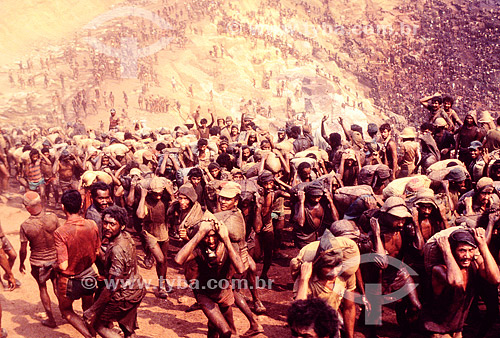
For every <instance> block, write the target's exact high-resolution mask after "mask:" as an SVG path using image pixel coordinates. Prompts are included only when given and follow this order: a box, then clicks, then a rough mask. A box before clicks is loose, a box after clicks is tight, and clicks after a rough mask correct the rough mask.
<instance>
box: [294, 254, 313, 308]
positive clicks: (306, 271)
mask: <svg viewBox="0 0 500 338" xmlns="http://www.w3.org/2000/svg"><path fill="white" fill-rule="evenodd" d="M312 270H313V264H312V262H303V263H302V265H301V267H300V276H299V285H298V289H297V296H296V297H295V300H305V299H307V294H308V293H309V280H310V279H311V276H312Z"/></svg>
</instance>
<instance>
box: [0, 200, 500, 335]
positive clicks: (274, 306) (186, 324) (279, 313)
mask: <svg viewBox="0 0 500 338" xmlns="http://www.w3.org/2000/svg"><path fill="white" fill-rule="evenodd" d="M4 202H5V200H4V201H3V202H2V203H1V204H0V214H1V215H2V219H1V222H2V228H3V231H4V232H5V234H6V236H7V238H8V239H9V241H10V242H11V243H12V245H13V246H14V248H15V249H16V251H18V250H19V226H20V224H21V223H22V222H23V221H24V220H25V219H26V218H27V217H28V216H29V214H28V213H27V212H26V211H25V210H23V209H22V208H21V195H20V194H14V195H13V197H12V198H10V199H9V200H8V201H7V203H4ZM53 211H54V210H53ZM55 212H56V213H57V214H58V216H60V217H63V215H62V214H61V211H57V210H55ZM289 230H290V229H288V231H287V232H286V233H285V242H286V243H288V244H290V238H291V237H290V235H291V233H290V231H289ZM178 250H179V248H177V247H175V246H171V252H170V257H169V266H170V268H169V271H168V278H169V279H170V282H171V284H172V285H173V286H174V291H173V292H172V293H171V294H170V296H169V297H168V298H167V299H166V300H161V299H158V298H156V296H155V295H154V281H155V274H156V273H155V270H154V268H153V269H151V270H146V269H144V267H143V265H142V258H143V256H144V254H143V252H142V251H141V250H138V254H139V256H140V259H139V266H140V267H139V268H140V273H141V275H142V276H143V277H144V279H145V280H151V281H152V284H153V285H152V286H151V287H149V289H148V294H147V295H146V297H145V298H144V300H143V302H142V304H141V306H140V308H139V315H138V317H139V318H138V321H139V329H138V330H137V335H138V338H146V337H172V338H176V337H190V338H201V337H206V332H207V326H206V322H207V320H206V318H205V316H204V315H203V313H202V311H201V310H197V311H194V312H189V313H187V312H185V310H186V309H187V308H188V307H189V306H190V305H192V304H193V303H194V302H195V300H194V297H193V294H192V292H191V291H190V290H189V289H186V288H185V287H184V286H183V285H184V284H183V283H181V282H182V281H183V275H182V271H180V268H179V267H178V266H176V264H175V263H174V262H173V257H174V256H175V253H176V252H177V251H178ZM283 253H284V254H286V255H288V256H289V257H293V256H294V255H295V254H296V253H297V249H294V248H288V249H285V250H283ZM26 263H27V267H28V270H29V262H28V261H27V262H26ZM260 267H261V265H260V264H259V268H260ZM14 275H15V276H16V278H17V279H19V280H20V281H21V282H22V286H21V287H20V288H18V289H16V290H14V291H12V292H8V291H4V292H2V295H1V296H0V302H1V304H2V308H3V316H2V326H3V327H4V328H6V329H7V330H8V332H9V337H30V338H35V337H36V338H54V337H57V338H67V337H80V335H79V334H78V332H77V331H76V330H75V329H73V327H72V326H71V325H70V324H68V323H66V321H65V320H64V319H62V317H61V315H60V312H59V310H58V309H57V300H56V298H55V295H54V294H53V292H52V291H51V290H50V295H51V299H52V305H53V307H54V313H55V317H56V321H57V324H58V327H57V328H56V329H50V328H47V327H44V326H42V325H41V324H40V321H41V320H42V319H43V318H44V315H45V313H44V310H43V307H42V304H41V302H40V299H39V295H38V288H37V285H36V283H35V280H34V279H33V277H32V276H31V275H30V274H29V272H28V273H26V274H24V275H22V274H20V273H19V259H17V260H16V262H15V264H14ZM269 277H270V278H271V279H273V285H272V289H261V297H262V301H263V303H264V305H265V306H266V307H267V310H268V311H267V313H266V314H264V315H261V316H259V317H258V320H259V322H260V323H261V324H262V326H263V327H264V334H261V335H258V336H256V337H257V338H263V337H270V338H278V337H280V338H284V337H289V336H290V330H289V329H288V328H287V327H286V313H287V309H288V306H289V304H290V302H291V300H292V291H291V288H292V279H291V277H290V274H289V268H288V260H286V259H281V260H276V261H275V262H274V263H273V266H272V268H271V270H270V273H269ZM245 294H246V295H247V296H248V298H249V299H250V293H249V292H247V291H245ZM250 305H251V303H250ZM75 309H76V310H77V312H78V313H81V303H80V302H79V301H78V302H75ZM481 309H483V307H482V306H481ZM358 315H359V309H358ZM234 317H235V323H236V327H237V330H238V333H239V334H243V333H244V332H245V331H246V330H247V329H248V327H249V325H248V321H247V320H246V319H245V317H244V316H243V314H242V313H241V312H240V311H239V310H238V309H236V308H235V309H234ZM383 319H384V325H383V328H382V329H381V330H380V337H390V338H392V337H397V336H399V331H398V326H397V323H396V319H395V314H394V311H393V310H392V309H391V308H389V307H384V309H383ZM476 327H477V322H474V321H473V322H472V325H471V326H470V327H468V328H467V329H466V333H468V334H467V335H466V337H473V336H474V334H473V333H474V330H475V328H476ZM116 328H117V329H118V327H117V326H116ZM357 331H359V332H357V333H356V337H357V338H363V337H366V336H365V334H366V330H365V329H364V327H362V326H361V325H359V323H358V324H357ZM498 332H500V325H498V324H497V325H496V326H495V327H494V329H493V330H492V331H491V332H490V335H489V336H488V337H498ZM411 337H422V336H420V335H418V334H416V333H415V334H412V336H411Z"/></svg>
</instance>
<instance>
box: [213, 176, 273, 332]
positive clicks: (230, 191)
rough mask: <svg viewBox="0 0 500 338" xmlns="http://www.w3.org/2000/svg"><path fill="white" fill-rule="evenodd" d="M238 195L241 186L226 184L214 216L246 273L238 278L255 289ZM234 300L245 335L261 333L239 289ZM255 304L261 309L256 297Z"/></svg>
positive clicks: (252, 266)
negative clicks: (244, 321) (244, 320)
mask: <svg viewBox="0 0 500 338" xmlns="http://www.w3.org/2000/svg"><path fill="white" fill-rule="evenodd" d="M240 195H241V186H240V185H239V184H238V183H236V182H227V183H226V184H225V185H224V186H223V188H222V189H221V191H220V192H219V206H220V211H219V212H217V213H215V214H214V216H215V217H216V218H217V219H218V220H219V221H221V222H223V223H224V224H225V225H226V226H227V229H228V231H229V238H230V240H231V243H233V246H234V249H235V250H236V252H237V253H238V254H239V256H240V257H241V261H242V263H243V266H244V272H247V273H248V275H247V276H239V277H247V278H246V279H247V281H248V282H249V284H250V286H251V287H252V288H255V287H256V286H255V273H252V272H255V271H256V269H257V268H256V264H255V262H254V260H253V259H252V257H250V256H249V255H248V247H247V242H246V239H245V229H246V227H245V218H244V217H243V214H242V213H241V211H240V209H238V201H239V199H240ZM249 270H250V271H249ZM251 279H252V280H251ZM255 296H256V294H255ZM234 298H235V303H236V306H238V308H239V309H240V310H241V312H243V314H244V315H245V317H246V318H247V319H248V321H249V323H250V328H249V330H248V331H247V332H246V334H245V335H248V336H251V335H255V334H257V333H262V332H263V331H264V330H263V328H262V325H260V324H259V323H258V322H257V319H256V317H255V316H254V314H253V313H252V311H251V310H250V308H249V307H248V304H247V302H246V300H245V298H244V297H243V295H242V294H241V293H240V292H239V289H236V290H234ZM255 303H256V308H259V307H263V305H262V303H261V301H260V300H259V299H258V298H257V297H256V302H255ZM261 311H265V308H263V309H261ZM256 312H257V311H256Z"/></svg>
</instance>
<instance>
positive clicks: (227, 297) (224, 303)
mask: <svg viewBox="0 0 500 338" xmlns="http://www.w3.org/2000/svg"><path fill="white" fill-rule="evenodd" d="M193 291H194V296H195V298H196V301H197V302H198V303H200V305H202V304H201V303H204V304H206V300H211V301H212V302H214V303H215V304H217V305H219V306H220V307H229V306H231V305H233V304H234V294H233V289H231V288H227V289H223V290H220V291H218V292H212V293H205V292H199V291H195V290H193ZM204 301H205V302H204Z"/></svg>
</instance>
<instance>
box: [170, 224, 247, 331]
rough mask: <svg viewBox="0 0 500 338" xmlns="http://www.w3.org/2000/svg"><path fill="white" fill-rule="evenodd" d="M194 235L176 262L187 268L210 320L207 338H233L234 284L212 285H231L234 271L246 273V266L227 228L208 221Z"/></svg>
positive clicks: (190, 281) (197, 297)
mask: <svg viewBox="0 0 500 338" xmlns="http://www.w3.org/2000/svg"><path fill="white" fill-rule="evenodd" d="M193 234H194V235H193ZM190 235H191V236H192V238H191V240H190V241H189V242H188V243H187V244H186V245H184V247H183V248H182V249H181V250H180V251H179V252H178V253H177V255H176V256H175V262H176V263H177V264H180V265H184V264H186V279H188V281H189V283H190V285H192V288H193V292H194V294H195V297H196V301H197V302H198V304H200V307H201V309H202V310H203V313H204V314H205V316H206V317H207V318H208V332H207V337H209V338H212V337H221V338H230V337H231V336H232V335H233V334H236V327H235V325H234V318H233V310H232V308H231V306H232V305H233V304H234V295H233V292H232V290H231V283H215V284H212V283H210V284H212V285H210V284H209V281H210V282H213V281H221V280H226V281H230V279H231V276H232V274H233V269H234V270H236V272H238V273H243V271H244V266H243V262H242V261H241V258H240V256H239V255H238V253H237V252H236V251H235V250H234V248H233V245H232V244H231V240H230V239H229V232H228V230H227V228H226V226H225V225H224V224H221V223H218V222H217V223H216V222H214V221H210V220H205V221H203V222H201V223H200V225H199V229H198V231H195V229H193V232H192V233H190ZM213 285H216V287H213ZM222 285H226V287H225V288H223V287H222ZM210 286H212V287H210Z"/></svg>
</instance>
